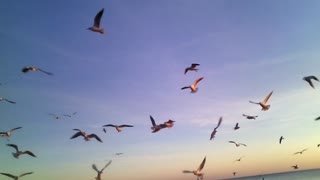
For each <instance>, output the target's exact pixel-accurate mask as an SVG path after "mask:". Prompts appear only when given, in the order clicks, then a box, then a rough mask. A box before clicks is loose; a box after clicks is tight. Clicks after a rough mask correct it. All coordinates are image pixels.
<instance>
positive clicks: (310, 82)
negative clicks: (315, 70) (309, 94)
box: [303, 76, 319, 89]
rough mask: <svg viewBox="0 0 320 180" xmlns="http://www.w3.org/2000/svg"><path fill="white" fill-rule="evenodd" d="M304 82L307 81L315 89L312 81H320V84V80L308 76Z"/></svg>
mask: <svg viewBox="0 0 320 180" xmlns="http://www.w3.org/2000/svg"><path fill="white" fill-rule="evenodd" d="M303 80H305V81H307V82H308V83H309V85H310V86H311V87H312V88H313V89H314V85H313V83H312V81H311V80H315V81H318V82H319V79H318V78H317V77H315V76H306V77H304V78H303Z"/></svg>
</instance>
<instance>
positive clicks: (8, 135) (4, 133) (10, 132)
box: [0, 127, 22, 138]
mask: <svg viewBox="0 0 320 180" xmlns="http://www.w3.org/2000/svg"><path fill="white" fill-rule="evenodd" d="M21 128H22V127H16V128H13V129H11V130H10V131H7V132H0V136H1V137H7V138H9V137H10V136H11V134H12V132H13V131H15V130H17V129H21Z"/></svg>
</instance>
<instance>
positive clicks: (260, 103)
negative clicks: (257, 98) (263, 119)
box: [249, 91, 273, 111]
mask: <svg viewBox="0 0 320 180" xmlns="http://www.w3.org/2000/svg"><path fill="white" fill-rule="evenodd" d="M272 93H273V91H271V92H270V93H269V94H268V96H267V97H266V98H264V100H263V101H262V102H258V103H257V102H253V101H249V102H250V103H253V104H259V105H260V106H261V107H262V109H261V111H267V110H268V109H269V108H270V105H269V104H267V102H268V100H269V98H270V96H271V95H272Z"/></svg>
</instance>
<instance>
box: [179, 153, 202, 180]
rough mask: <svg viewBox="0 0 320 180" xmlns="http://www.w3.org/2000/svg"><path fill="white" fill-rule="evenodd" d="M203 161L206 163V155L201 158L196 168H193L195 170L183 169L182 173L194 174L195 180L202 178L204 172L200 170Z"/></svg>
mask: <svg viewBox="0 0 320 180" xmlns="http://www.w3.org/2000/svg"><path fill="white" fill-rule="evenodd" d="M205 163H206V157H204V159H203V160H202V162H201V164H200V166H199V167H198V169H197V170H195V171H189V170H183V171H182V172H183V173H193V174H194V175H196V176H197V180H202V179H203V175H204V174H203V173H201V170H202V169H203V167H204V165H205Z"/></svg>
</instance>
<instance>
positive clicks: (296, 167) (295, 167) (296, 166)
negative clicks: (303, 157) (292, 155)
mask: <svg viewBox="0 0 320 180" xmlns="http://www.w3.org/2000/svg"><path fill="white" fill-rule="evenodd" d="M291 167H292V168H293V169H299V167H298V165H294V166H291Z"/></svg>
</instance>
